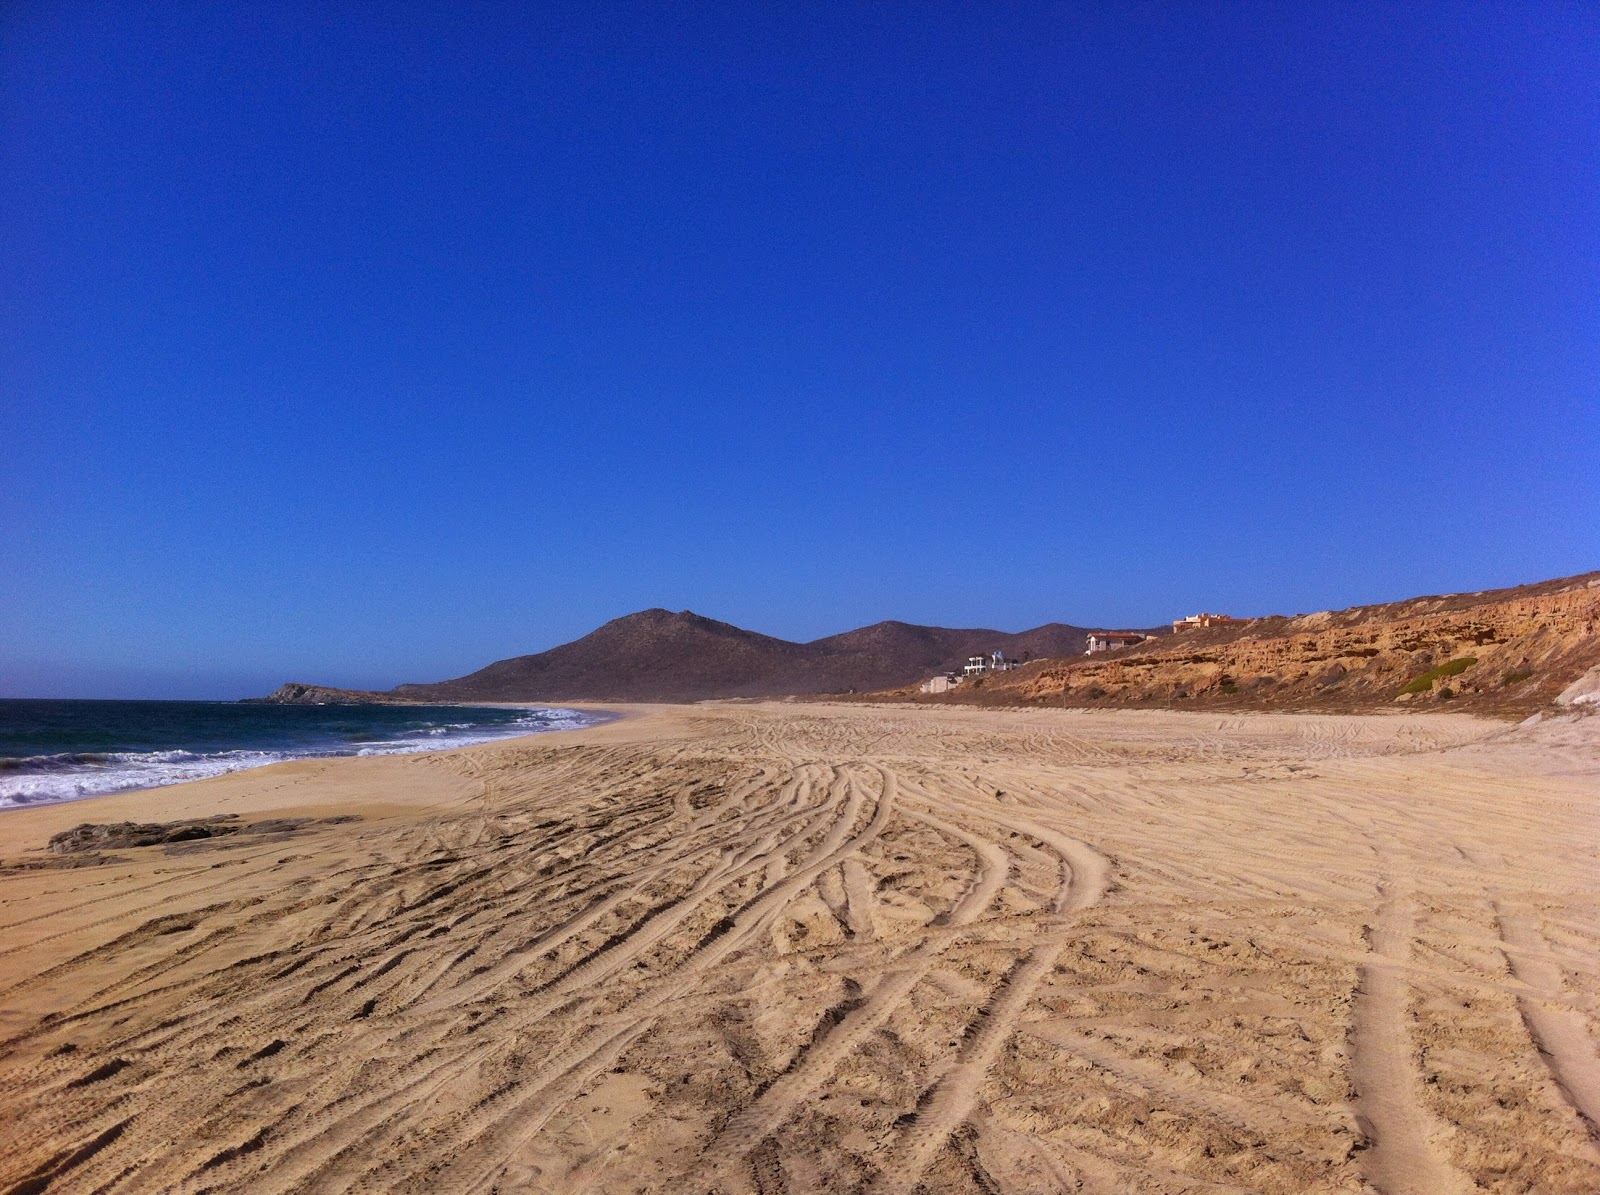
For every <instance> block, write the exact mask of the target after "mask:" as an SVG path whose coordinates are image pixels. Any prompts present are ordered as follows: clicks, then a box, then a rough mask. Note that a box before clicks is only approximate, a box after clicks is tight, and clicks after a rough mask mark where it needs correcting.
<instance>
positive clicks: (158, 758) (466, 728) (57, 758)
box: [0, 708, 598, 809]
mask: <svg viewBox="0 0 1600 1195" xmlns="http://www.w3.org/2000/svg"><path fill="white" fill-rule="evenodd" d="M597 720H598V719H596V718H594V717H593V716H591V715H586V714H582V713H579V712H578V711H577V710H567V709H555V708H539V709H529V710H527V711H526V712H524V713H523V715H522V716H521V717H519V718H516V719H514V720H512V721H510V722H505V723H501V724H498V725H494V726H484V725H479V724H475V723H472V722H450V723H445V724H443V725H434V726H420V727H412V728H408V729H406V730H404V731H402V732H400V736H399V737H398V738H394V739H374V740H370V741H365V742H353V743H349V744H347V745H346V746H345V747H344V748H343V749H337V750H336V749H329V748H323V749H319V750H305V751H292V750H283V751H217V752H211V753H196V752H191V751H110V752H104V753H96V754H77V755H49V756H33V757H30V758H27V759H19V760H15V761H14V762H13V763H12V766H11V767H10V768H9V769H7V770H6V771H0V809H15V808H20V807H24V806H29V805H54V804H58V803H60V802H63V801H78V800H82V799H84V798H85V797H100V796H105V795H107V794H109V793H118V792H129V791H132V790H134V789H141V788H159V787H161V786H163V785H168V784H181V783H183V782H184V781H187V780H204V779H206V778H207V777H210V776H221V775H224V774H226V773H228V772H238V771H243V770H244V769H246V768H259V767H264V766H265V765H267V764H273V763H283V762H284V761H286V760H290V759H317V758H326V757H331V756H339V755H413V754H418V753H420V752H424V751H448V750H451V749H452V748H456V747H470V746H472V745H474V744H476V743H488V742H494V741H496V740H499V739H506V738H517V737H520V736H522V735H527V734H537V733H539V732H541V731H545V730H575V729H578V728H579V727H583V726H589V725H592V724H593V723H594V722H596V721H597Z"/></svg>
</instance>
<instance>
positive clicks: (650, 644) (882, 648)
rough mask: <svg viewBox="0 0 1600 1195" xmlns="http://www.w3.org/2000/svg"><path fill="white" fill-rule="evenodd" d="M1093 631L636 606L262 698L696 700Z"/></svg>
mask: <svg viewBox="0 0 1600 1195" xmlns="http://www.w3.org/2000/svg"><path fill="white" fill-rule="evenodd" d="M1095 629H1098V628H1088V627H1075V626H1068V625H1066V624H1064V623H1049V624H1047V625H1045V626H1041V627H1035V628H1033V629H1032V630H1029V631H1022V632H1018V633H1008V632H1005V631H994V630H984V629H981V628H977V629H952V628H949V627H926V626H916V625H913V624H911V623H905V622H880V623H875V624H873V625H872V626H867V627H861V628H859V629H857V630H854V631H846V632H845V633H843V634H840V635H831V636H829V637H827V638H824V639H817V640H814V641H812V642H810V643H795V642H791V641H789V640H787V639H778V638H774V637H773V636H771V635H762V634H760V633H758V632H756V631H747V630H745V629H743V628H742V627H736V626H734V625H732V624H731V623H726V622H718V621H717V620H716V619H712V618H706V617H704V616H703V615H699V614H695V613H693V612H691V611H688V610H683V611H679V612H676V613H675V612H673V611H670V610H660V609H655V610H642V611H640V612H639V613H637V614H629V615H626V616H625V617H622V618H617V619H613V620H612V621H610V622H608V623H606V624H605V625H604V626H602V627H600V628H599V629H597V630H594V631H591V632H590V633H589V634H587V635H585V636H583V637H582V638H581V639H575V640H573V641H572V642H571V643H564V644H562V645H561V646H559V647H553V648H551V649H550V650H549V651H543V652H539V653H537V654H534V655H527V656H517V657H515V658H512V659H507V660H500V661H498V662H496V663H493V664H490V665H488V666H487V667H485V668H480V669H479V670H478V671H476V672H473V673H469V674H468V675H466V676H462V677H457V678H456V679H454V680H446V681H439V682H436V683H433V684H406V685H400V686H398V687H397V688H395V689H393V690H391V691H389V692H387V693H360V692H355V691H352V690H337V689H328V688H325V687H322V686H317V685H307V684H289V685H284V686H282V687H281V688H279V689H278V690H277V691H276V692H274V693H273V694H271V695H270V696H269V697H268V698H265V699H264V700H268V701H274V702H285V703H299V702H340V701H344V702H364V701H414V702H434V701H582V700H590V701H699V700H704V699H706V698H716V697H779V696H789V695H796V694H817V693H846V692H853V691H867V690H876V689H886V688H892V687H894V686H896V685H904V684H908V683H910V682H912V681H915V680H917V679H919V678H921V677H923V676H925V675H927V674H929V673H932V672H941V671H945V670H949V669H954V668H959V667H960V666H961V665H962V663H963V662H964V661H965V660H966V659H967V657H968V656H973V655H978V654H988V653H990V652H994V651H1002V652H1004V653H1005V654H1006V655H1007V656H1010V657H1013V658H1016V659H1024V658H1029V657H1040V656H1062V655H1067V654H1070V653H1073V652H1079V651H1082V650H1083V646H1084V639H1085V636H1087V635H1088V634H1090V633H1091V631H1092V630H1095Z"/></svg>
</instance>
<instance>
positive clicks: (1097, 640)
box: [1083, 631, 1147, 656]
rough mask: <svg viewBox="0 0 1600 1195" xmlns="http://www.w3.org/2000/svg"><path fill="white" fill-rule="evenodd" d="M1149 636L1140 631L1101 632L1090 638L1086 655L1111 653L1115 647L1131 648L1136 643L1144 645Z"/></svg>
mask: <svg viewBox="0 0 1600 1195" xmlns="http://www.w3.org/2000/svg"><path fill="white" fill-rule="evenodd" d="M1146 638H1147V636H1145V635H1141V634H1139V632H1138V631H1101V632H1099V633H1098V634H1094V635H1090V636H1089V646H1088V648H1087V650H1085V651H1084V653H1083V654H1084V655H1086V656H1092V655H1094V654H1095V653H1096V652H1101V651H1110V650H1111V649H1112V648H1114V647H1131V646H1132V645H1133V644H1135V643H1143V642H1144V641H1145V639H1146Z"/></svg>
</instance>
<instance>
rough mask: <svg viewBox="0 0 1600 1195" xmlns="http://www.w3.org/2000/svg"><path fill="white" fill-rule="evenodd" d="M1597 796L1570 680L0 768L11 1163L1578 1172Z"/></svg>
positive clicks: (1492, 1186)
mask: <svg viewBox="0 0 1600 1195" xmlns="http://www.w3.org/2000/svg"><path fill="white" fill-rule="evenodd" d="M227 813H231V814H238V815H239V816H240V817H241V819H244V818H255V819H267V818H273V819H277V818H296V817H306V818H312V819H317V820H314V821H312V822H310V823H308V824H304V825H301V826H299V827H298V828H295V829H291V830H285V831H283V832H282V833H262V834H253V835H236V836H233V837H228V838H221V839H213V840H205V841H199V842H189V843H178V844H173V845H168V846H152V847H143V848H134V849H125V850H115V851H112V852H111V854H112V856H113V861H110V862H106V863H103V864H102V865H100V866H93V867H80V868H72V869H54V868H45V869H39V868H27V869H22V868H18V867H16V866H14V865H15V864H17V863H18V862H19V861H24V860H33V861H37V860H40V859H43V858H46V856H44V855H43V854H42V853H41V851H40V848H42V847H43V845H44V843H45V842H46V840H47V839H48V838H49V836H50V835H51V834H53V833H56V832H58V831H60V830H63V829H65V828H68V827H70V826H73V825H76V824H77V823H79V822H84V821H94V822H112V821H119V820H124V819H134V820H138V821H145V822H150V821H163V820H171V819H177V818H189V817H203V816H210V815H215V814H227ZM333 817H349V818H355V819H359V820H352V821H346V822H342V823H337V824H335V823H330V822H324V821H322V820H320V819H324V818H333ZM1597 831H1600V718H1589V719H1587V720H1574V721H1560V720H1549V719H1547V720H1546V721H1544V722H1543V723H1541V724H1539V725H1537V726H1533V727H1516V726H1513V725H1510V724H1508V723H1504V722H1494V721H1488V720H1482V719H1475V718H1470V717H1466V716H1461V715H1439V714H1434V715H1389V716H1376V715H1375V716H1333V715H1327V716H1314V715H1305V716H1289V715H1271V714H1230V715H1226V716H1219V715H1216V714H1210V715H1206V714H1174V713H1164V712H1156V711H1120V712H1118V711H1105V712H1093V713H1085V712H1074V711H1065V710H1041V711H1005V710H983V709H960V708H939V709H933V708H904V707H894V708H867V707H851V706H828V705H811V704H805V705H801V704H785V703H770V704H759V705H741V704H728V705H700V706H681V707H671V706H661V707H634V708H633V709H632V710H630V716H628V717H626V718H624V719H623V720H621V721H617V722H612V723H609V724H606V725H603V726H598V727H594V728H590V729H586V730H581V731H574V732H566V733H554V734H546V735H540V736H537V737H534V738H528V739H520V740H514V741H509V742H504V743H495V744H486V745H482V746H477V747H471V748H466V749H462V750H458V751H451V752H443V753H439V754H431V755H413V756H396V757H387V758H377V759H337V760H319V761H312V762H300V763H290V764H282V765H277V766H274V767H271V768H265V769H260V770H257V771H251V772H242V773H236V774H233V775H229V776H223V777H219V778H217V779H214V780H207V781H202V782H198V783H194V784H188V785H181V786H176V787H173V788H169V789H161V790H156V791H151V792H142V793H135V794H129V795H125V796H117V797H107V798H101V799H97V800H93V801H85V802H79V803H75V804H70V805H61V806H54V807H48V808H39V809H33V810H22V811H17V812H11V813H7V814H5V815H3V816H0V843H3V848H0V849H3V854H4V856H5V858H6V860H7V861H8V863H9V864H11V865H13V866H8V867H7V868H6V869H5V870H4V871H0V1039H3V1041H4V1046H3V1048H0V1126H3V1127H0V1140H3V1141H4V1148H3V1150H0V1191H3V1192H8V1193H16V1195H20V1193H22V1192H38V1191H52V1192H53V1191H70V1192H90V1191H106V1192H133V1191H141V1192H143V1191H148V1192H196V1193H198V1192H202V1191H241V1192H242V1191H248V1192H271V1193H276V1192H291V1191H302V1192H321V1191H346V1190H360V1191H373V1192H419V1193H420V1192H430V1193H432V1192H469V1191H471V1192H476V1191H482V1192H489V1191H501V1192H524V1191H526V1192H576V1191H599V1192H610V1191H659V1192H697V1191H723V1192H755V1191H760V1192H776V1191H792V1192H812V1191H829V1192H855V1191H863V1192H873V1193H875V1195H891V1193H895V1192H900V1193H910V1192H915V1191H925V1192H939V1193H954V1192H994V1191H1005V1192H1055V1191H1083V1192H1100V1193H1104V1195H1112V1193H1120V1192H1133V1191H1137V1192H1174V1193H1176V1192H1242V1191H1250V1192H1272V1193H1284V1195H1288V1193H1297V1195H1298V1193H1302V1192H1335V1191H1338V1192H1352V1193H1354V1192H1362V1191H1376V1192H1381V1193H1383V1195H1424V1193H1428V1195H1432V1193H1458V1192H1460V1193H1464V1192H1472V1191H1492V1192H1573V1193H1580V1192H1585V1193H1592V1192H1595V1191H1600V1144H1597V1142H1600V1058H1597V1054H1596V1048H1595V1042H1596V1040H1597V1016H1600V863H1597V857H1596V856H1597V850H1600V833H1597Z"/></svg>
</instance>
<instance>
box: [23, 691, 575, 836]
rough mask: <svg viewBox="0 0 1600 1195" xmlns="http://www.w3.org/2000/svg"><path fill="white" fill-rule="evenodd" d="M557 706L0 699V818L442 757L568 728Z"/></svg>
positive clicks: (570, 717) (571, 723)
mask: <svg viewBox="0 0 1600 1195" xmlns="http://www.w3.org/2000/svg"><path fill="white" fill-rule="evenodd" d="M603 719H604V715H597V714H591V713H581V712H579V711H577V710H568V709H557V708H526V709H499V708H492V707H485V706H454V705H449V706H426V705H242V704H239V703H236V702H227V701H51V700H31V699H28V700H24V699H11V698H6V699H0V810H5V809H11V808H17V807H19V806H26V805H47V804H54V803H56V802H59V801H76V800H79V799H81V798H84V797H96V796H101V795H103V794H105V793H114V792H126V791H128V790H130V789H139V788H156V787H159V786H161V785H164V784H177V783H179V782H180V781H184V780H198V779H201V778H202V777H206V776H220V775H222V774H223V773H224V772H236V771H239V770H240V769H242V768H255V767H260V766H262V765H263V764H269V763H279V762H281V761H283V760H286V759H306V758H316V757H323V756H333V755H399V754H405V753H408V752H414V751H442V750H445V749H446V748H449V747H464V746H467V745H468V744H471V743H484V742H489V741H491V740H493V739H503V738H512V737H515V736H517V735H524V734H536V733H538V732H540V731H546V730H571V729H576V728H577V727H580V726H589V725H592V724H594V723H596V722H599V721H602V720H603Z"/></svg>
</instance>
